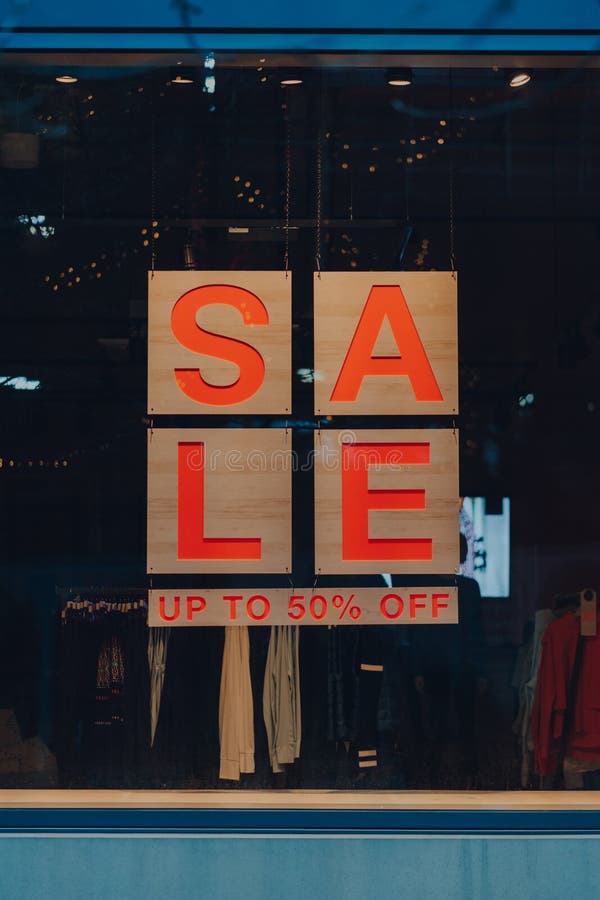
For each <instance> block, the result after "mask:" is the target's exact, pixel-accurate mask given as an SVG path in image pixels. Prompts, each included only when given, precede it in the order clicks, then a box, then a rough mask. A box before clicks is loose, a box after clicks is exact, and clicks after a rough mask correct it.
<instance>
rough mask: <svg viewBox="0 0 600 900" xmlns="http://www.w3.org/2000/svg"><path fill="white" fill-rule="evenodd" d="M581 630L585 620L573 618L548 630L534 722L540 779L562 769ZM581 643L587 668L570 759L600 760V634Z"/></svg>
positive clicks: (582, 676) (569, 616) (581, 683)
mask: <svg viewBox="0 0 600 900" xmlns="http://www.w3.org/2000/svg"><path fill="white" fill-rule="evenodd" d="M579 626H580V623H579V618H578V617H577V616H575V614H574V613H572V612H568V613H566V614H565V615H564V616H562V617H561V618H559V619H556V620H555V621H554V622H551V623H550V625H548V628H547V629H546V633H545V634H544V637H543V639H542V659H541V662H540V669H539V673H538V680H537V687H536V692H535V699H534V703H533V711H532V717H531V733H532V738H533V746H534V752H535V758H534V767H535V770H536V772H539V774H540V775H553V774H554V773H555V772H556V767H557V765H558V756H559V750H560V740H561V736H562V733H563V724H564V719H565V712H566V709H567V698H568V696H569V685H570V682H571V675H572V672H573V664H574V662H575V652H576V649H577V636H578V634H579ZM581 640H582V641H583V647H582V657H581V668H580V671H579V679H578V683H577V695H576V699H575V709H574V713H573V717H572V719H571V725H570V728H569V740H568V743H567V751H566V756H569V757H572V758H573V759H600V628H598V633H597V634H596V635H595V636H594V637H582V638H581Z"/></svg>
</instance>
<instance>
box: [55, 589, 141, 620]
mask: <svg viewBox="0 0 600 900" xmlns="http://www.w3.org/2000/svg"><path fill="white" fill-rule="evenodd" d="M56 594H57V596H59V597H62V610H61V614H60V615H61V619H63V620H64V619H66V618H67V615H68V614H69V612H77V613H87V614H95V613H111V612H117V613H129V612H136V611H138V610H145V609H147V608H148V600H147V594H148V588H146V587H112V586H111V587H107V586H106V585H104V586H102V585H97V586H95V585H86V586H81V585H71V586H68V587H59V586H56ZM140 595H141V596H140ZM115 598H118V599H115Z"/></svg>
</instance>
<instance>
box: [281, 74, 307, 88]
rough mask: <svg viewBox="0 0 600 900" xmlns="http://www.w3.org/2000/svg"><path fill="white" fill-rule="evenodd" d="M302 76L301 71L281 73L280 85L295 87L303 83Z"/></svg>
mask: <svg viewBox="0 0 600 900" xmlns="http://www.w3.org/2000/svg"><path fill="white" fill-rule="evenodd" d="M303 82H304V76H303V74H302V72H296V71H294V72H288V73H287V75H283V76H282V77H281V80H280V84H281V87H295V86H296V85H298V84H303Z"/></svg>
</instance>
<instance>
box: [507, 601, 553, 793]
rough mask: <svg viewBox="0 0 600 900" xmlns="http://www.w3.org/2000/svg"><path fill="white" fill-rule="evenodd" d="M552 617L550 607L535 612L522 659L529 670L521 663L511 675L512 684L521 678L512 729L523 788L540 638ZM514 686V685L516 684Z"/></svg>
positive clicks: (530, 745) (528, 767) (527, 773)
mask: <svg viewBox="0 0 600 900" xmlns="http://www.w3.org/2000/svg"><path fill="white" fill-rule="evenodd" d="M553 619H554V613H553V611H552V610H551V609H538V611H537V612H536V614H535V624H534V629H533V639H532V643H531V648H530V651H529V653H528V654H527V656H526V660H524V661H523V662H524V663H525V662H526V661H528V662H529V670H528V671H527V666H526V665H523V666H522V669H521V671H520V672H519V673H518V675H517V673H516V672H515V675H514V676H513V685H514V682H515V679H516V678H517V677H520V679H521V684H520V686H519V711H518V713H517V718H516V720H515V722H514V724H513V731H514V732H515V734H517V736H518V739H519V743H520V746H521V787H524V788H525V787H527V786H528V784H529V777H530V771H531V751H532V750H533V749H534V747H533V739H532V736H531V713H532V711H533V701H534V698H535V687H536V684H537V677H538V670H539V667H540V661H541V658H542V638H543V637H544V632H545V631H546V628H547V627H548V625H549V624H550V622H552V621H553ZM514 686H515V687H516V685H514Z"/></svg>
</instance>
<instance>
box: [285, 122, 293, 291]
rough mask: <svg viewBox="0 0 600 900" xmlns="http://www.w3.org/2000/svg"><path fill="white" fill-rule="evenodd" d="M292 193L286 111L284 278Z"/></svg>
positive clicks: (288, 249)
mask: <svg viewBox="0 0 600 900" xmlns="http://www.w3.org/2000/svg"><path fill="white" fill-rule="evenodd" d="M291 193H292V125H291V122H290V116H289V110H286V121H285V250H284V254H283V262H284V268H285V277H286V278H287V277H288V272H289V268H290V205H291V203H290V200H291Z"/></svg>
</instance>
